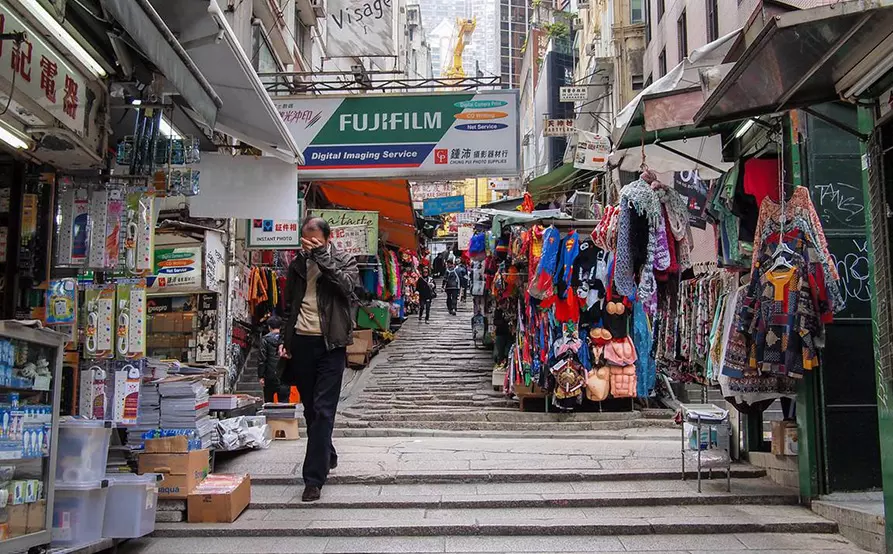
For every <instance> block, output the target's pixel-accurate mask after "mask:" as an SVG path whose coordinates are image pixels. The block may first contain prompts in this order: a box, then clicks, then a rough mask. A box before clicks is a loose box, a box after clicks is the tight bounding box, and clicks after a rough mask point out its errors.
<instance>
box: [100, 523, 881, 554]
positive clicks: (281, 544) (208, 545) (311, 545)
mask: <svg viewBox="0 0 893 554" xmlns="http://www.w3.org/2000/svg"><path fill="white" fill-rule="evenodd" d="M195 527H198V526H195ZM201 535H202V536H194V537H183V538H154V537H152V538H142V539H134V540H129V541H127V542H125V543H123V544H120V545H118V547H117V552H118V554H170V553H171V552H184V553H185V552H189V553H191V554H258V553H269V552H308V553H325V554H330V553H338V552H368V553H376V554H377V553H385V554H390V553H393V552H614V553H620V552H623V553H625V554H646V553H650V554H654V551H655V550H660V552H661V553H662V554H692V553H697V554H708V553H709V554H715V553H717V552H723V553H727V554H739V553H740V554H744V553H746V552H756V551H764V552H776V553H779V554H782V553H783V554H818V553H820V552H827V553H831V552H833V553H835V554H865V551H863V550H861V549H859V548H856V547H855V546H853V545H852V544H851V543H850V542H848V541H847V540H845V539H843V538H842V537H839V536H836V535H828V534H816V533H802V534H790V535H786V534H781V533H739V534H731V533H719V534H697V535H678V534H676V535H652V534H645V535H622V536H617V537H611V536H587V535H572V536H562V537H558V536H551V535H530V536H514V535H511V536H507V535H493V536H474V535H471V536H456V535H450V536H444V535H438V536H428V537H409V536H399V537H369V536H366V537H288V538H285V537H278V536H271V537H225V538H224V537H220V538H217V537H214V536H209V534H208V533H204V532H203V533H201Z"/></svg>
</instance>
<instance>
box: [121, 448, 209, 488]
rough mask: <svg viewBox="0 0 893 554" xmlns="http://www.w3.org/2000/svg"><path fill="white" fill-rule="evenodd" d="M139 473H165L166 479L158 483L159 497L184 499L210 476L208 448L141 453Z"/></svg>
mask: <svg viewBox="0 0 893 554" xmlns="http://www.w3.org/2000/svg"><path fill="white" fill-rule="evenodd" d="M137 473H139V474H140V475H142V474H144V473H163V474H164V480H163V481H161V483H159V484H158V497H159V498H173V499H180V500H183V499H186V498H187V497H188V496H189V493H190V492H192V490H193V489H195V487H196V486H197V485H198V484H199V483H201V482H202V480H203V479H204V478H205V477H207V476H208V450H207V449H204V450H193V451H192V452H188V453H185V454H157V453H147V454H140V457H139V466H138V471H137Z"/></svg>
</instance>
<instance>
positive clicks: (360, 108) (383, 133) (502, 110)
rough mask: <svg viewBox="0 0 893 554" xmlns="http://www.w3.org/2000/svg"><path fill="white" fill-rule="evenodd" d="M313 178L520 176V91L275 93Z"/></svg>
mask: <svg viewBox="0 0 893 554" xmlns="http://www.w3.org/2000/svg"><path fill="white" fill-rule="evenodd" d="M273 102H274V103H275V104H276V107H277V109H278V110H279V114H280V115H281V117H282V121H283V122H284V123H285V125H286V127H288V129H289V131H291V134H292V136H293V137H294V139H295V142H296V143H297V144H298V146H299V147H300V148H301V153H302V154H303V155H304V160H305V165H303V166H301V167H299V168H298V171H300V172H301V175H302V177H304V178H307V179H376V178H388V179H393V178H395V177H396V178H413V177H434V178H454V177H463V178H464V177H468V176H474V177H518V174H519V155H518V148H519V146H518V145H519V139H518V94H517V91H513V90H509V91H494V92H485V93H477V94H476V93H447V94H417V95H416V94H400V95H385V94H381V95H378V94H376V95H366V96H346V97H331V96H326V97H309V98H308V97H296V98H274V99H273Z"/></svg>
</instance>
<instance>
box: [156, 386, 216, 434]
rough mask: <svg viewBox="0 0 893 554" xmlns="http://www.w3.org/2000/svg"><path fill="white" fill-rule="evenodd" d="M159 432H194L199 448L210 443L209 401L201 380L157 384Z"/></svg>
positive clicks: (211, 431) (211, 424)
mask: <svg viewBox="0 0 893 554" xmlns="http://www.w3.org/2000/svg"><path fill="white" fill-rule="evenodd" d="M158 393H159V395H160V396H161V428H162V429H195V430H196V431H198V435H199V438H200V439H201V441H202V448H207V447H208V446H210V445H211V443H212V436H211V434H212V433H213V431H214V423H213V422H212V421H211V417H210V415H209V414H210V397H209V396H208V389H207V388H205V385H204V383H202V379H201V377H168V378H167V379H162V380H161V381H159V382H158Z"/></svg>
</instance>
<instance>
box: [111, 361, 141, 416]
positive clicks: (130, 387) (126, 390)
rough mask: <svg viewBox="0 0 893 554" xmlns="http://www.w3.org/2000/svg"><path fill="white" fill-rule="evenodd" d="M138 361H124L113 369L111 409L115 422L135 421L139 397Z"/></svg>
mask: <svg viewBox="0 0 893 554" xmlns="http://www.w3.org/2000/svg"><path fill="white" fill-rule="evenodd" d="M138 364H139V362H135V363H132V364H131V363H126V364H123V366H122V367H120V368H118V369H117V370H115V377H114V396H113V397H112V398H113V401H112V410H113V414H114V415H113V417H114V421H115V423H123V424H125V425H134V424H136V423H137V416H138V413H139V397H140V381H141V379H140V374H141V372H140V369H139V365H138Z"/></svg>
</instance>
